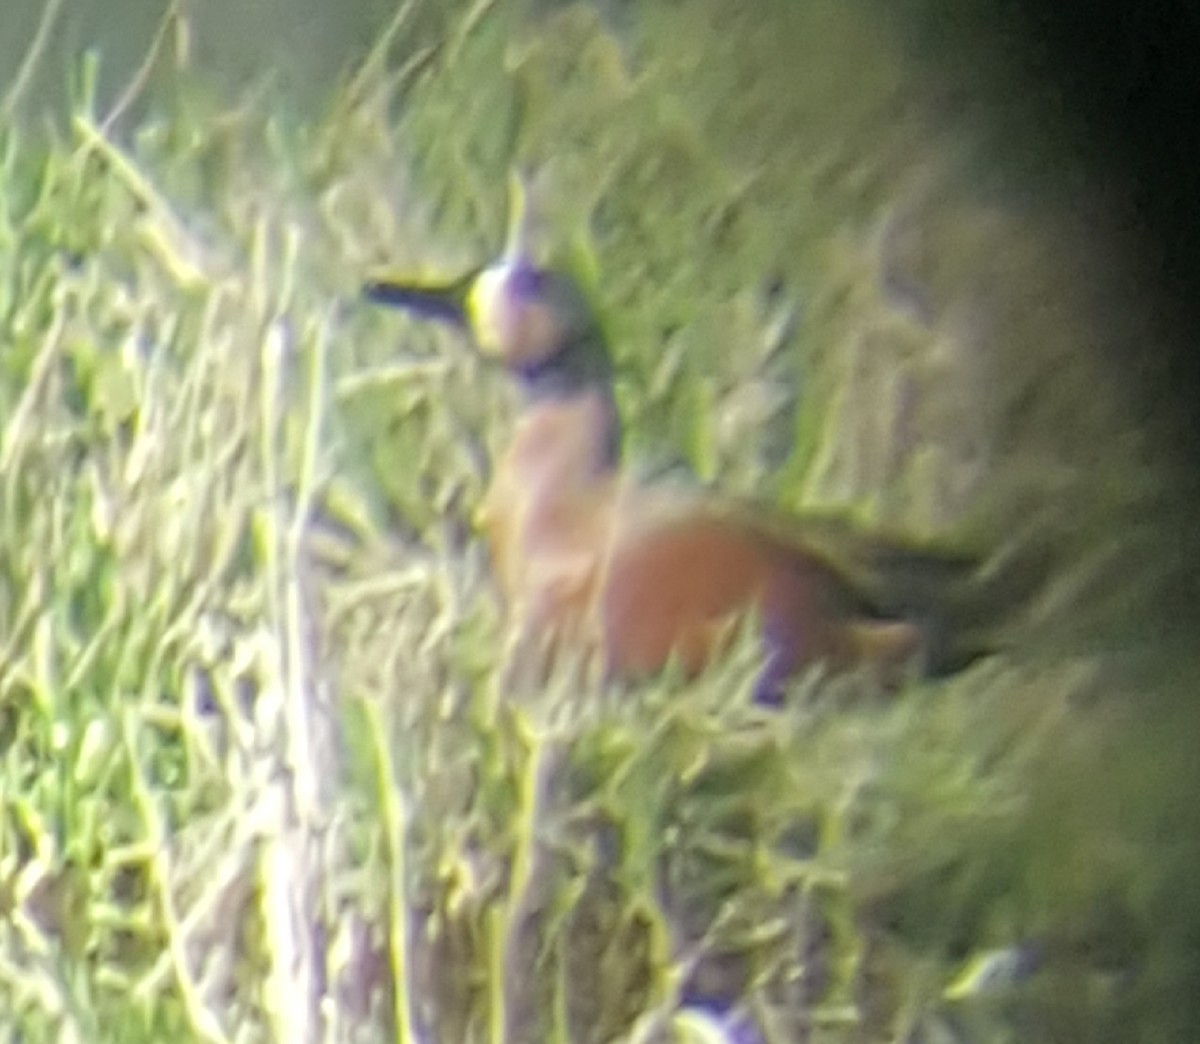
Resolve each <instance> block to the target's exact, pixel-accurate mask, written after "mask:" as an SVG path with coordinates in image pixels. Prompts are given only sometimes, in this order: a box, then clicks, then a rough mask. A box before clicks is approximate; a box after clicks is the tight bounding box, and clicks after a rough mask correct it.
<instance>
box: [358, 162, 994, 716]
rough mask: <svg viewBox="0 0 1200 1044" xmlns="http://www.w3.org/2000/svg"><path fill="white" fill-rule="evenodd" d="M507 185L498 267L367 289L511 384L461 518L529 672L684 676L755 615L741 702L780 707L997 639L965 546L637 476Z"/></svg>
mask: <svg viewBox="0 0 1200 1044" xmlns="http://www.w3.org/2000/svg"><path fill="white" fill-rule="evenodd" d="M513 196H514V204H513V214H514V217H513V219H512V222H511V225H510V232H509V236H508V243H507V245H506V247H505V249H504V252H503V254H502V255H501V257H500V258H499V259H498V260H496V261H494V262H492V263H490V264H487V265H483V266H480V267H478V268H475V269H473V270H472V271H470V272H468V273H467V274H466V275H463V276H461V277H458V278H455V279H452V280H448V281H444V282H440V283H439V282H429V281H424V282H422V281H419V280H412V279H408V278H405V277H404V276H403V275H401V276H396V275H393V274H391V273H387V272H384V273H379V274H375V275H372V276H370V277H369V278H368V279H366V280H365V282H364V286H363V293H364V296H365V298H366V299H367V300H368V301H370V302H372V303H375V304H379V305H385V306H390V307H392V308H399V309H402V310H404V311H407V312H409V313H412V314H413V315H416V316H419V317H423V318H424V319H427V320H431V321H435V322H441V323H449V324H451V325H453V326H455V327H457V328H458V329H459V330H460V331H461V333H462V335H463V336H464V337H465V338H467V339H468V340H469V341H470V342H471V343H472V344H473V346H474V349H475V350H476V351H477V352H478V353H479V354H480V355H481V356H482V357H483V358H485V359H487V360H489V361H490V362H492V363H493V364H495V366H496V367H497V368H498V369H500V370H501V371H503V373H504V374H505V376H506V378H507V379H508V380H509V381H510V382H511V383H512V384H513V385H514V386H515V388H516V390H517V393H518V399H519V404H520V405H519V407H518V409H517V413H516V418H515V423H514V426H513V429H512V434H511V438H510V439H509V442H508V445H507V447H506V448H505V449H504V451H503V453H502V454H500V455H499V457H498V459H496V460H495V461H494V464H493V466H492V474H491V478H490V485H489V488H488V490H487V493H486V495H485V497H484V501H483V504H482V506H481V509H480V511H479V512H478V516H477V522H478V528H479V529H480V531H481V532H482V535H483V537H484V538H485V540H486V542H487V545H488V550H489V559H490V563H491V568H492V571H493V573H494V575H495V579H496V581H497V585H498V588H499V591H500V593H501V596H502V601H503V604H504V610H505V615H506V617H507V619H508V620H509V622H510V624H511V626H512V627H513V628H515V632H516V636H517V638H516V643H515V647H516V648H517V649H518V650H524V653H523V655H526V656H532V657H534V658H535V659H536V660H537V663H538V666H537V667H536V668H535V673H539V672H540V673H542V674H544V673H545V672H546V671H548V670H549V669H550V665H551V664H552V663H553V661H554V659H555V657H556V656H557V655H559V654H561V653H562V652H563V651H565V650H569V651H571V652H572V654H573V655H577V656H583V657H584V658H586V659H589V660H590V661H594V662H598V663H599V664H600V667H601V669H602V671H603V674H604V676H605V677H607V678H612V679H618V680H623V681H635V682H636V681H638V680H640V679H646V678H648V677H651V676H654V675H656V674H659V673H661V672H663V671H664V670H665V669H667V668H668V666H673V667H674V668H675V669H677V670H679V671H681V672H682V674H683V676H684V677H685V678H694V677H695V676H697V675H699V674H700V673H701V672H702V671H704V670H705V669H706V668H707V667H709V666H710V665H711V664H713V663H714V661H716V660H717V659H718V658H719V657H721V656H722V655H724V654H726V653H728V651H729V650H730V647H731V645H732V644H733V642H734V641H735V640H736V637H737V634H738V625H739V623H741V622H744V621H751V623H752V626H753V627H754V629H755V631H756V634H757V641H758V645H759V648H760V651H761V666H760V668H759V672H758V676H757V680H756V681H755V684H754V689H753V698H754V700H755V701H756V702H758V703H761V704H767V705H778V704H780V703H782V702H783V700H784V699H785V696H786V692H787V690H788V686H789V684H790V683H791V682H792V680H793V679H795V678H796V677H797V676H798V675H799V674H801V673H802V672H803V671H805V670H806V669H809V668H814V667H817V666H820V667H821V668H822V669H823V670H825V671H826V672H841V671H846V670H855V669H864V670H866V671H868V672H869V673H870V674H871V675H872V676H874V677H876V678H878V679H879V680H880V681H881V682H882V683H883V684H884V685H886V686H888V687H895V686H897V685H899V684H901V683H902V681H903V680H904V679H905V678H908V677H910V676H912V675H914V674H915V675H929V676H941V675H944V674H947V673H951V672H954V671H958V670H961V669H963V668H964V667H965V666H967V665H968V664H969V663H971V662H973V661H974V660H975V659H978V658H979V657H980V656H983V655H987V654H988V653H990V652H992V651H993V650H992V649H991V648H990V647H989V646H988V645H987V643H986V642H985V643H980V642H979V641H977V640H975V638H974V635H976V634H977V633H978V631H979V628H978V627H976V626H974V625H975V624H977V623H978V618H979V613H978V612H977V609H978V602H979V597H978V592H977V591H976V590H975V589H976V588H977V587H978V584H977V578H978V573H979V568H980V561H979V559H978V557H977V556H975V555H972V554H970V553H967V552H963V551H961V550H958V549H947V548H935V547H932V546H931V545H929V544H928V543H923V542H921V541H913V540H906V539H903V538H897V537H894V536H891V535H885V534H882V533H878V532H870V531H868V530H866V529H864V528H863V527H861V526H859V525H856V524H855V523H853V522H851V521H850V520H849V519H847V518H845V517H841V516H834V515H829V514H822V515H816V514H814V515H812V516H805V515H801V514H795V513H788V512H782V511H779V510H776V509H774V508H770V507H768V506H765V505H763V504H759V503H749V502H746V501H744V500H741V499H738V498H735V497H727V496H722V495H720V494H719V493H714V492H713V491H711V490H707V489H702V488H687V487H681V486H680V485H679V484H678V483H671V484H667V483H664V482H654V481H647V480H644V479H641V478H639V477H637V476H635V475H633V474H632V473H631V471H630V469H629V468H627V467H625V466H624V460H623V454H622V424H621V415H620V411H619V409H618V402H617V397H616V393H615V377H616V372H615V367H614V362H613V355H612V352H611V351H610V347H609V342H608V339H607V337H606V336H605V332H604V329H603V326H602V323H601V322H600V320H599V318H598V316H597V312H596V310H595V309H594V308H593V307H591V306H590V304H589V301H588V299H587V297H586V295H585V294H584V292H583V290H582V288H581V286H580V283H579V281H578V280H576V279H575V278H573V277H572V275H571V274H570V273H569V272H567V271H564V270H561V269H558V268H555V267H550V266H542V265H540V264H538V263H537V262H536V261H535V259H534V258H533V256H532V251H531V250H530V248H529V246H528V243H527V239H528V233H527V229H528V220H527V218H526V216H525V212H526V205H525V203H524V198H525V194H524V191H523V188H522V186H521V183H520V181H519V180H516V181H515V183H514V191H513ZM964 606H966V611H965V612H964Z"/></svg>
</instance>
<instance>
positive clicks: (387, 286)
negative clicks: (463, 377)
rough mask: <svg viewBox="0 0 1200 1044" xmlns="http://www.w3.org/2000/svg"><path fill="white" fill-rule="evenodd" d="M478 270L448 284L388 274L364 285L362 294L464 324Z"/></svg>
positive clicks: (439, 318)
mask: <svg viewBox="0 0 1200 1044" xmlns="http://www.w3.org/2000/svg"><path fill="white" fill-rule="evenodd" d="M476 274H477V273H475V272H472V273H471V274H469V275H467V276H464V277H463V278H461V279H456V280H454V281H453V282H451V283H413V282H407V281H405V280H403V279H395V278H392V277H390V276H387V275H378V276H375V277H373V278H370V279H368V280H367V281H366V283H364V284H363V296H364V297H366V299H367V300H368V301H373V302H375V303H376V304H382V305H389V306H390V307H392V308H403V309H405V310H406V311H409V312H412V313H413V314H414V315H419V316H421V317H422V318H425V319H437V320H440V321H442V322H447V323H457V324H460V325H464V326H465V325H467V322H468V319H467V295H468V293H469V292H470V289H471V285H472V284H473V283H474V281H475V276H476Z"/></svg>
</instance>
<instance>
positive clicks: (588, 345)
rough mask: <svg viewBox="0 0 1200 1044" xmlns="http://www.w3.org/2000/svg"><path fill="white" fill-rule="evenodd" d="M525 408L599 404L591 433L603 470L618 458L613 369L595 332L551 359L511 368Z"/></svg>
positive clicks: (617, 423) (615, 462)
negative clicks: (557, 404) (584, 402)
mask: <svg viewBox="0 0 1200 1044" xmlns="http://www.w3.org/2000/svg"><path fill="white" fill-rule="evenodd" d="M513 375H514V377H515V378H516V381H517V385H518V386H519V387H520V389H521V394H522V395H523V397H524V399H525V404H526V406H527V408H529V409H531V410H536V409H537V408H538V407H541V406H545V405H548V404H551V403H564V404H565V403H569V402H572V401H583V400H592V401H595V402H598V403H599V406H600V416H599V418H598V419H597V421H596V424H597V425H598V430H595V431H594V432H593V433H592V434H593V436H594V437H595V439H596V444H597V447H598V448H599V449H600V451H601V460H602V462H603V465H604V466H606V467H613V468H615V467H616V465H617V463H618V461H619V460H620V456H621V417H620V414H619V413H618V412H617V400H616V396H615V394H614V393H613V369H612V363H611V361H610V360H609V357H608V351H607V349H606V347H605V345H604V343H603V341H602V340H600V339H599V334H598V333H593V334H589V335H586V336H584V337H580V338H578V339H576V340H574V341H572V342H570V343H568V344H566V345H565V346H564V347H563V348H562V349H560V350H559V351H558V352H556V353H555V354H554V355H553V356H552V357H551V358H549V359H545V360H542V361H540V362H537V363H529V364H526V365H525V366H522V367H520V368H517V369H514V371H513Z"/></svg>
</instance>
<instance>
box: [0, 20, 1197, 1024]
mask: <svg viewBox="0 0 1200 1044" xmlns="http://www.w3.org/2000/svg"><path fill="white" fill-rule="evenodd" d="M1193 22H1194V19H1193V18H1192V16H1191V15H1190V13H1189V12H1188V11H1187V9H1186V8H1184V7H1183V5H1178V9H1177V10H1169V9H1168V8H1167V7H1163V6H1160V7H1158V8H1156V9H1154V10H1153V11H1151V10H1149V9H1142V8H1137V9H1130V10H1127V11H1122V12H1117V13H1115V14H1111V15H1105V16H1103V17H1101V16H1100V15H1098V14H1097V13H1096V12H1088V13H1086V15H1085V14H1084V13H1081V12H1075V11H1072V10H1069V9H1067V10H1060V11H1054V12H1050V11H1046V10H1042V9H1041V8H1039V7H1038V6H1036V5H1033V4H1027V5H1026V4H1021V3H1016V2H1008V3H1004V2H999V0H997V2H995V3H991V4H987V3H974V4H970V5H967V4H964V3H958V4H956V3H951V2H947V0H909V2H904V3H882V2H876V0H836V2H835V0H760V2H759V3H756V4H754V5H736V4H729V3H724V2H721V0H672V2H669V3H668V2H651V0H643V2H639V0H594V2H584V0H578V2H565V0H526V2H516V0H470V2H468V0H442V2H440V3H435V2H433V0H427V2H422V0H402V2H401V3H399V4H395V3H390V2H385V0H362V2H360V3H357V4H352V3H342V4H339V5H329V4H318V3H308V2H306V0H252V2H246V0H241V2H235V0H205V2H203V3H198V2H197V3H189V2H180V3H177V4H174V5H166V4H164V3H162V2H151V0H120V2H114V3H111V4H109V5H106V6H104V7H101V6H100V5H97V4H87V3H80V2H77V0H60V2H57V3H56V2H54V0H50V2H44V0H6V4H5V7H4V11H3V13H0V135H2V141H3V156H4V166H3V172H2V174H0V213H2V214H3V224H2V229H0V243H3V247H0V254H2V255H3V259H2V260H0V286H2V287H3V291H2V297H0V351H2V352H3V353H4V363H3V367H2V374H0V422H2V423H3V425H4V427H3V432H4V439H3V449H2V456H0V474H2V475H3V481H4V489H3V498H2V501H3V502H2V507H0V519H2V524H0V531H2V533H3V536H0V544H2V545H3V551H0V577H2V580H3V585H4V587H3V592H2V596H0V638H2V639H3V643H4V645H3V651H2V653H0V726H2V728H0V747H2V749H3V757H4V765H3V769H2V772H3V776H2V779H0V786H2V788H3V789H2V800H3V807H4V811H3V815H4V822H3V835H2V842H0V909H2V910H3V911H4V913H5V915H6V924H5V926H4V929H3V935H2V937H0V1031H2V1032H3V1033H4V1034H6V1037H5V1039H12V1040H14V1041H15V1040H24V1041H33V1040H51V1039H53V1040H161V1039H164V1036H165V1035H166V1034H168V1033H170V1034H174V1035H176V1036H177V1037H178V1038H179V1039H187V1040H192V1039H196V1040H201V1039H203V1040H243V1039H250V1040H259V1039H264V1040H271V1039H274V1040H289V1041H290V1040H317V1039H332V1040H343V1039H344V1040H376V1039H417V1040H444V1041H467V1040H483V1039H488V1040H493V1041H494V1040H499V1039H504V1040H511V1041H516V1040H531V1041H543V1040H545V1041H550V1040H571V1041H598V1042H599V1041H607V1040H614V1039H621V1040H700V1039H705V1040H707V1039H718V1040H736V1041H739V1042H741V1041H759V1040H762V1041H776V1040H778V1041H784V1040H806V1041H807V1040H813V1041H818V1040H820V1041H826V1040H828V1041H835V1040H836V1041H842V1040H845V1041H851V1040H853V1041H876V1040H878V1041H911V1042H917V1041H976V1040H980V1041H982V1040H996V1041H1002V1040H1003V1041H1011V1040H1021V1041H1084V1040H1087V1041H1092V1040H1094V1041H1114V1042H1115V1041H1133V1040H1147V1041H1150V1040H1154V1041H1172V1040H1187V1039H1193V1037H1194V1035H1195V1033H1196V1031H1197V1029H1198V1028H1200V1002H1198V1000H1197V997H1198V996H1200V995H1197V993H1196V991H1195V989H1194V983H1195V982H1196V981H1197V979H1198V977H1200V957H1198V954H1200V904H1198V902H1197V900H1198V897H1200V892H1198V890H1197V888H1196V886H1195V883H1194V880H1193V878H1194V867H1195V866H1196V860H1197V857H1198V856H1200V850H1198V848H1200V846H1198V844H1197V832H1196V830H1195V827H1194V821H1195V819H1196V815H1195V812H1194V810H1193V800H1194V795H1195V794H1196V793H1197V792H1198V791H1197V789H1196V786H1197V784H1198V783H1200V768H1198V767H1197V763H1196V755H1195V752H1196V750H1197V749H1198V746H1197V741H1198V740H1200V710H1197V706H1196V703H1195V690H1196V679H1197V678H1198V677H1200V674H1198V673H1197V672H1198V669H1200V641H1197V638H1196V634H1197V631H1196V625H1197V623H1198V618H1200V610H1198V609H1197V598H1200V583H1198V581H1197V576H1198V572H1197V570H1198V569H1200V527H1197V525H1196V523H1195V518H1196V509H1197V492H1198V490H1197V484H1196V478H1197V470H1196V469H1197V459H1198V458H1197V455H1198V454H1200V439H1198V438H1197V434H1198V430H1200V425H1198V424H1197V409H1196V399H1195V389H1196V384H1197V382H1196V380H1195V377H1196V369H1197V363H1196V353H1195V350H1194V345H1195V334H1196V328H1197V327H1196V324H1197V322H1198V321H1200V316H1198V315H1197V312H1196V302H1197V300H1200V297H1198V295H1197V293H1196V276H1197V262H1196V251H1195V243H1196V242H1197V232H1198V230H1200V209H1198V208H1200V202H1198V201H1200V193H1197V191H1196V185H1195V174H1194V170H1195V169H1196V168H1195V164H1194V159H1195V156H1196V152H1195V144H1196V143H1195V130H1194V124H1195V120H1194V118H1193V115H1192V114H1194V113H1195V112H1196V111H1200V110H1198V109H1197V105H1198V104H1200V90H1198V89H1197V83H1196V77H1195V75H1194V74H1193V73H1192V72H1191V66H1192V65H1194V62H1193V61H1192V56H1193V55H1194V53H1195V48H1194V45H1195V43H1196V41H1197V27H1196V25H1194V24H1193ZM514 165H520V166H522V167H523V168H524V169H526V170H529V171H532V172H533V175H534V183H535V195H536V199H537V204H538V211H539V223H538V239H539V242H538V249H539V251H540V252H541V253H542V254H544V255H545V256H546V257H549V258H552V259H554V260H556V261H558V262H561V263H563V264H568V265H570V266H571V267H572V268H573V269H574V270H575V271H576V272H577V273H578V274H579V276H580V278H581V279H582V280H583V281H584V282H585V283H586V285H587V287H588V290H589V293H590V295H591V296H592V297H593V298H594V299H595V300H596V302H597V304H598V306H599V307H600V309H601V311H602V314H603V317H604V321H605V324H606V328H607V330H608V332H609V334H610V336H611V339H612V343H613V350H614V354H615V356H616V360H617V364H618V396H619V399H620V403H621V407H622V411H623V414H624V415H625V417H626V420H627V442H628V445H629V450H630V456H631V458H632V459H633V461H634V462H635V466H636V467H638V468H639V469H643V470H644V473H646V474H651V473H655V472H658V471H660V470H662V469H664V468H669V469H681V470H683V471H686V472H687V473H689V474H690V475H692V476H694V478H695V480H697V481H699V482H703V483H712V484H714V485H718V486H720V487H721V488H723V489H728V490H731V491H734V492H737V493H745V494H750V495H753V496H755V497H758V498H761V499H762V500H764V501H768V502H770V503H772V504H774V505H777V506H779V507H782V508H784V509H786V510H788V511H792V512H795V513H798V514H802V513H803V512H805V511H812V510H818V509H820V510H838V511H844V512H847V513H849V514H851V515H853V516H854V517H855V518H856V519H858V520H860V521H863V522H866V523H868V524H872V525H878V526H882V527H885V528H888V529H891V530H899V531H903V532H907V533H911V534H914V535H916V536H919V537H921V538H923V539H928V540H932V541H934V542H939V541H940V542H945V543H947V544H953V545H959V544H963V543H965V544H967V545H969V546H972V547H981V548H984V549H986V551H987V552H988V553H993V554H995V555H996V556H997V563H998V564H997V567H996V568H998V569H1001V570H1003V569H1005V568H1011V569H1013V570H1014V571H1015V570H1018V569H1026V570H1029V569H1036V571H1037V572H1038V573H1039V575H1040V576H1041V577H1042V578H1043V580H1044V583H1042V584H1041V587H1040V593H1039V595H1038V597H1037V598H1036V599H1034V600H1033V601H1031V603H1030V604H1029V605H1027V606H1024V607H1023V608H1022V611H1021V613H1020V614H1019V615H1018V617H1017V618H1014V619H1013V620H1012V621H1011V622H1010V626H1008V627H1007V629H1006V630H1005V632H1004V634H1003V635H1002V636H999V637H1000V638H1002V642H1001V644H1002V646H1003V649H1004V651H1003V652H1002V653H1001V654H1000V655H999V656H997V657H995V658H992V659H991V660H989V661H987V662H985V663H982V664H980V665H977V666H975V667H973V668H972V669H971V670H969V671H967V672H965V673H964V674H963V675H961V676H959V677H958V678H956V679H954V680H952V681H951V682H948V683H939V684H933V683H922V684H919V685H918V684H915V683H914V686H913V691H912V692H906V693H903V694H901V697H900V698H899V699H897V700H896V701H894V702H887V703H886V704H881V703H880V702H879V701H878V700H873V699H871V698H870V697H869V696H866V695H864V694H862V693H860V692H858V691H857V690H856V689H854V687H853V686H849V687H848V688H847V687H846V686H844V685H843V686H839V685H838V684H836V683H828V682H825V681H823V680H822V679H819V678H818V679H815V680H813V681H812V683H811V685H810V684H808V683H805V687H804V692H803V698H802V699H799V700H798V701H797V705H796V706H795V707H794V708H792V710H791V711H790V712H789V713H786V714H781V715H779V716H778V718H777V719H776V720H771V721H768V722H766V723H765V724H764V723H763V722H762V721H761V720H760V717H759V716H756V714H755V712H754V711H753V710H752V709H751V708H748V707H747V706H745V701H744V700H741V701H739V700H737V699H734V698H733V697H731V696H730V694H731V693H738V692H742V690H743V689H744V685H743V682H744V681H745V678H744V677H741V676H738V675H737V674H736V670H737V665H734V666H733V667H731V668H729V670H730V671H732V672H733V673H728V672H727V673H721V672H719V671H718V672H716V673H714V674H713V675H712V677H706V678H705V679H704V680H703V681H702V682H701V683H699V684H697V685H695V686H692V687H681V686H679V687H676V688H672V687H671V684H672V683H670V681H669V680H668V681H665V682H663V684H662V685H660V686H655V687H651V691H647V692H645V693H640V694H637V695H636V696H630V697H629V698H628V699H627V700H626V701H624V702H623V703H622V704H621V705H620V706H619V707H613V706H612V705H611V701H606V699H605V698H604V697H603V695H602V694H600V693H591V692H589V693H582V692H580V691H578V690H576V689H572V688H570V686H569V684H568V683H567V682H565V681H564V682H563V683H561V684H559V685H557V687H556V688H554V689H553V691H551V692H548V693H543V694H535V695H534V697H532V698H531V699H530V700H528V701H525V702H522V703H520V704H519V705H514V704H513V702H512V701H510V700H508V699H507V697H506V694H503V693H497V692H496V684H495V677H496V673H497V672H496V670H495V667H496V663H497V655H498V654H497V652H496V650H497V649H498V648H499V647H500V646H501V645H502V634H503V628H502V623H501V622H500V621H499V619H498V613H497V610H496V606H495V604H494V598H493V597H492V595H491V593H490V587H489V585H488V580H487V572H486V565H485V563H484V562H483V560H482V556H481V554H480V551H479V548H478V547H477V546H476V542H475V541H474V539H473V538H472V537H471V535H470V518H471V513H472V510H473V508H474V507H475V506H476V505H477V503H478V501H479V498H480V496H481V494H482V490H483V488H484V486H485V484H486V479H487V464H486V461H487V459H488V457H489V455H490V454H491V453H492V452H494V451H495V449H496V447H497V446H499V445H502V444H503V440H504V437H505V432H506V431H507V430H508V429H507V422H508V420H509V418H510V416H511V403H510V402H509V401H508V399H507V397H506V390H505V389H504V388H503V387H499V386H497V382H496V381H495V379H494V375H491V374H489V373H488V372H487V371H486V370H485V369H483V368H481V367H480V366H478V365H477V364H476V363H475V361H474V360H473V359H471V358H470V357H469V356H468V355H467V353H465V352H464V351H462V350H461V348H462V346H461V345H457V344H456V342H455V339H454V337H453V336H452V335H447V334H445V333H441V332H437V331H430V330H426V329H423V328H421V327H419V325H416V324H408V323H407V322H405V321H404V320H402V319H397V318H396V317H395V316H390V317H389V316H380V315H377V314H373V313H367V312H365V311H364V310H363V309H361V308H360V307H359V306H358V304H357V302H356V295H357V288H358V285H359V283H360V281H361V279H362V276H363V273H364V272H366V271H367V270H368V269H369V268H370V267H372V266H374V265H378V264H381V263H387V264H390V265H392V266H400V267H408V268H410V269H411V270H412V271H414V272H417V273H421V274H426V275H454V274H458V273H459V272H461V271H465V270H466V269H468V268H469V267H470V266H472V265H474V264H477V263H479V262H480V261H482V260H485V259H487V258H489V257H491V256H494V254H495V252H496V251H497V249H498V245H499V244H500V243H501V242H502V240H503V233H504V227H505V221H506V207H507V198H506V187H505V181H506V178H507V175H508V172H509V170H510V169H511V168H512V167H513V166H514ZM739 686H741V688H739ZM5 1009H7V1011H8V1015H5V1014H3V1012H4V1010H5ZM689 1034H690V1036H689ZM704 1034H709V1036H704Z"/></svg>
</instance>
